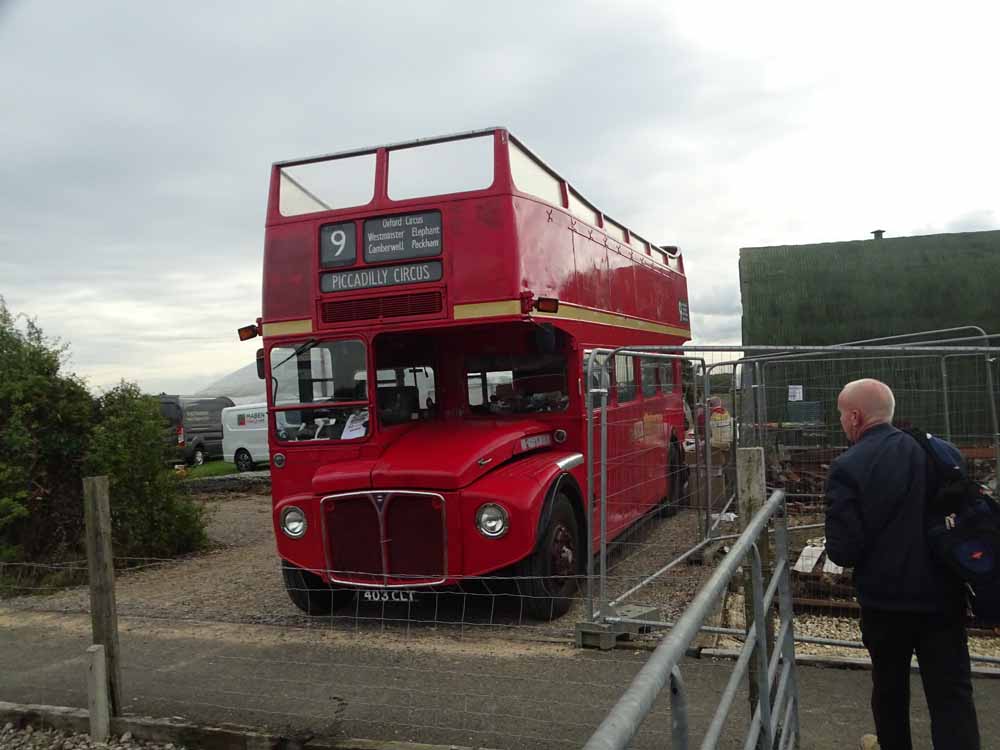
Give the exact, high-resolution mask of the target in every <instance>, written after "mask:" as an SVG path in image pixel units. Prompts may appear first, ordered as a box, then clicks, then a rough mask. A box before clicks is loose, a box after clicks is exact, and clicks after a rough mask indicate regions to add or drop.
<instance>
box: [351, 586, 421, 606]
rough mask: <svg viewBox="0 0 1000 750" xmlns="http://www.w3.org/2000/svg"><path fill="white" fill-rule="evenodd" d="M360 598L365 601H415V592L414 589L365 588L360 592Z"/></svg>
mask: <svg viewBox="0 0 1000 750" xmlns="http://www.w3.org/2000/svg"><path fill="white" fill-rule="evenodd" d="M361 598H362V599H364V600H365V601H366V602H407V603H408V602H415V601H416V600H417V593H416V592H415V591H398V590H395V589H393V590H384V589H382V590H377V591H372V590H366V591H362V592H361Z"/></svg>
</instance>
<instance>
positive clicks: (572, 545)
mask: <svg viewBox="0 0 1000 750" xmlns="http://www.w3.org/2000/svg"><path fill="white" fill-rule="evenodd" d="M582 554H583V545H582V540H581V538H580V529H579V525H578V523H577V519H576V514H575V513H574V512H573V505H572V503H571V502H570V500H569V498H568V497H567V496H566V495H564V494H563V493H559V494H558V495H556V498H555V501H554V503H553V505H552V515H551V516H550V518H549V522H548V524H547V525H546V527H545V530H544V531H543V532H542V538H541V540H540V541H539V543H538V545H537V546H536V547H535V551H534V552H533V553H532V554H531V556H530V557H528V558H527V559H526V560H524V561H523V562H521V563H519V564H518V566H517V574H518V582H517V588H518V592H519V593H520V594H521V597H522V602H523V606H524V611H525V612H527V614H528V615H529V616H530V617H532V618H534V619H536V620H554V619H555V618H557V617H561V616H562V615H564V614H566V612H567V611H568V610H569V608H570V605H572V603H573V594H575V593H576V589H577V585H578V582H579V575H580V560H581V555H582Z"/></svg>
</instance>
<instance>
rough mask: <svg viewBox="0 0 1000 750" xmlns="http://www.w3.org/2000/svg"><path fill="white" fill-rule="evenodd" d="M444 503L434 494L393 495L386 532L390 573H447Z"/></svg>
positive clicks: (427, 575)
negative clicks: (445, 564) (445, 562)
mask: <svg viewBox="0 0 1000 750" xmlns="http://www.w3.org/2000/svg"><path fill="white" fill-rule="evenodd" d="M443 510H444V503H442V501H441V498H439V497H435V496H432V495H404V494H400V495H393V497H392V502H391V503H390V504H389V505H388V507H387V508H386V513H385V531H386V534H385V535H386V542H387V543H386V547H387V550H386V551H387V552H388V558H389V571H390V575H391V576H393V577H398V578H405V579H411V580H413V579H417V580H419V579H435V578H441V577H442V576H443V575H444V524H443V523H442V521H443V518H442V516H443Z"/></svg>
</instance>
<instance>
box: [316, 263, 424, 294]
mask: <svg viewBox="0 0 1000 750" xmlns="http://www.w3.org/2000/svg"><path fill="white" fill-rule="evenodd" d="M440 280H441V261H439V260H430V261H425V262H423V263H404V264H401V265H398V266H378V267H376V268H358V269H355V270H353V271H336V272H333V273H324V274H323V275H322V276H320V280H319V287H320V291H322V292H351V291H356V290H358V289H373V288H376V287H382V286H400V285H402V284H419V283H422V282H425V281H440Z"/></svg>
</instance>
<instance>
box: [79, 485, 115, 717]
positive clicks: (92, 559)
mask: <svg viewBox="0 0 1000 750" xmlns="http://www.w3.org/2000/svg"><path fill="white" fill-rule="evenodd" d="M83 503H84V515H85V517H86V522H87V567H88V569H89V572H90V621H91V631H92V633H93V642H94V644H96V645H101V646H103V647H104V655H105V662H106V664H107V670H106V672H107V683H108V691H107V692H108V698H109V699H110V700H109V704H110V705H109V710H110V713H111V715H112V716H120V715H121V710H122V700H121V683H122V678H121V665H120V663H119V659H118V656H119V650H118V610H117V607H116V605H115V568H114V557H113V553H112V550H111V502H110V498H109V494H108V478H107V477H85V478H84V480H83Z"/></svg>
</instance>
